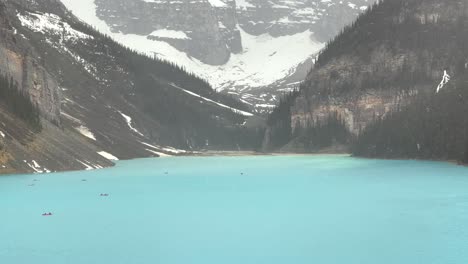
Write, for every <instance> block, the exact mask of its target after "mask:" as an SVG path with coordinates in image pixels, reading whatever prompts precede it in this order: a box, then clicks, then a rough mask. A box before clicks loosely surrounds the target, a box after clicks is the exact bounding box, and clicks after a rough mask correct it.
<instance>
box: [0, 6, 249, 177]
mask: <svg viewBox="0 0 468 264" xmlns="http://www.w3.org/2000/svg"><path fill="white" fill-rule="evenodd" d="M0 4H1V9H0V12H1V23H0V30H1V31H0V33H1V34H2V36H1V41H0V54H1V55H2V56H0V73H2V75H4V76H6V77H7V78H8V79H10V78H11V80H12V82H14V83H17V84H18V89H19V90H21V91H23V92H24V93H25V94H26V95H27V96H28V97H29V98H31V100H32V102H33V103H34V104H35V105H37V107H38V110H39V111H40V116H41V119H42V121H41V123H42V131H33V130H32V129H30V128H28V127H27V124H26V126H23V125H21V122H18V123H15V124H14V125H13V124H11V126H12V127H10V128H9V127H7V126H8V124H7V123H6V122H4V124H5V125H4V126H5V127H4V129H5V130H8V131H9V132H8V133H5V134H7V136H6V137H5V141H6V143H5V144H4V145H5V146H6V147H5V148H4V149H3V152H4V155H5V156H8V157H9V158H8V161H5V164H7V165H8V166H10V167H12V168H13V169H14V170H19V171H23V170H30V171H31V170H33V169H32V168H31V167H30V166H28V165H24V166H20V165H18V164H20V163H21V162H19V160H27V161H28V162H29V163H30V164H31V160H38V159H40V158H41V157H43V158H44V161H42V162H43V163H40V165H42V164H44V165H43V166H44V167H47V169H48V170H51V171H54V170H62V169H83V168H88V167H102V166H108V165H110V164H111V162H110V161H109V160H108V158H109V157H113V156H115V157H117V158H120V159H128V158H135V157H147V156H154V155H158V153H164V154H171V155H177V154H180V153H181V152H183V151H181V150H177V149H174V148H172V147H176V148H182V149H186V150H197V149H201V148H226V149H229V148H236V149H237V148H239V147H240V148H242V147H246V146H250V145H251V144H250V142H249V140H253V139H249V136H250V135H251V133H250V130H248V129H247V128H246V127H244V126H243V125H242V124H244V123H245V122H246V119H249V118H252V116H253V115H252V114H250V113H249V112H248V108H247V107H246V106H245V105H244V104H242V103H240V102H238V101H236V100H235V99H233V98H231V97H229V96H226V95H222V94H219V93H216V92H215V91H213V90H212V88H211V87H210V85H209V84H208V83H206V82H205V81H203V80H201V79H199V78H198V77H195V76H193V75H190V74H187V73H186V72H185V71H183V70H182V69H181V68H179V67H176V66H174V65H172V64H170V63H167V62H164V61H159V60H154V59H150V58H148V57H146V56H143V55H139V54H137V53H135V52H133V51H131V50H129V49H127V48H124V47H122V46H121V45H119V44H117V43H116V42H114V41H113V40H112V39H110V38H109V37H107V36H105V35H102V34H100V33H98V32H96V31H95V30H94V29H92V28H91V27H89V26H87V25H85V24H83V23H82V22H81V21H79V20H78V19H76V18H75V17H74V16H73V15H71V13H69V12H68V10H67V9H66V8H65V6H63V5H62V4H61V2H60V1H56V0H44V1H37V2H36V1H29V0H19V1H17V0H15V1H13V0H2V1H0ZM0 108H1V107H0ZM0 110H2V111H3V110H5V111H4V112H5V120H7V119H9V120H11V122H13V123H14V122H15V121H16V120H17V118H16V117H15V116H14V115H12V114H11V111H9V110H8V109H6V108H1V109H0ZM15 126H16V129H15V130H14V131H15V132H14V133H13V132H12V130H11V128H15ZM5 130H3V131H5ZM239 131H240V132H241V133H242V135H245V137H243V136H239V135H238V134H239ZM23 134H28V135H30V137H29V138H30V139H29V140H28V141H27V142H25V141H24V140H22V139H23V138H22V135H23ZM252 135H255V133H252ZM51 137H52V138H51ZM252 137H254V136H252ZM10 143H11V144H10ZM13 143H14V144H13ZM49 144H50V145H49ZM13 145H14V146H17V147H14V146H13ZM32 146H36V147H37V149H36V151H32V150H31V147H32ZM166 146H172V147H166ZM80 148H82V151H80ZM73 150H76V152H77V154H76V155H82V157H75V156H74V155H75V154H74V153H73ZM48 152H50V158H47V155H49V154H47V155H46V153H48ZM63 153H68V154H67V155H63ZM108 154H109V155H108ZM23 156H24V158H22V157H23ZM87 161H89V162H87ZM24 163H26V162H24ZM83 163H84V164H83Z"/></svg>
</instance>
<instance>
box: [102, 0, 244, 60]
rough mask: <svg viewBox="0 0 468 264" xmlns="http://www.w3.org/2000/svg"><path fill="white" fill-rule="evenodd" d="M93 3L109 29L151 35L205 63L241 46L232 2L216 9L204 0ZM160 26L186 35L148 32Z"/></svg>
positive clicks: (222, 56) (236, 50) (226, 56)
mask: <svg viewBox="0 0 468 264" xmlns="http://www.w3.org/2000/svg"><path fill="white" fill-rule="evenodd" d="M96 4H97V6H98V7H99V8H98V10H97V14H98V17H99V18H101V19H103V20H104V21H106V22H107V23H108V24H109V25H111V28H112V30H114V31H121V32H123V33H126V34H129V33H131V34H138V35H149V38H151V39H154V40H160V41H166V42H168V43H170V44H171V45H173V46H174V47H176V48H177V49H179V50H181V51H185V52H187V53H188V54H190V55H191V56H193V57H195V58H197V59H199V60H202V61H204V62H206V63H208V64H213V65H218V64H223V63H225V62H227V60H228V59H229V56H230V53H231V52H234V53H236V52H239V51H240V50H241V47H240V45H239V43H240V40H239V38H240V34H239V32H238V31H237V30H236V29H235V26H236V24H237V21H236V17H235V8H234V7H233V6H226V7H223V8H220V9H219V11H218V10H216V9H213V8H212V6H211V5H210V3H209V2H208V0H197V1H167V2H146V1H134V0H117V1H116V0H96ZM218 16H219V18H218ZM161 29H167V30H174V31H179V32H183V33H184V34H185V35H186V36H187V38H182V39H181V38H171V37H160V36H157V35H156V36H152V35H151V33H152V32H154V31H156V30H161Z"/></svg>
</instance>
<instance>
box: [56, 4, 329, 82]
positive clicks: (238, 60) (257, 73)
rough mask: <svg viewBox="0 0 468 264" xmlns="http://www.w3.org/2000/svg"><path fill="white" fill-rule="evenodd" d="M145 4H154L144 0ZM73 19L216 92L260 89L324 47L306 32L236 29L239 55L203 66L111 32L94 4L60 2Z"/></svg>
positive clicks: (162, 46) (158, 44) (162, 45)
mask: <svg viewBox="0 0 468 264" xmlns="http://www.w3.org/2000/svg"><path fill="white" fill-rule="evenodd" d="M145 1H147V2H156V0H155V1H153V0H145ZM62 2H63V3H64V4H65V5H66V6H67V8H68V9H70V10H71V11H72V12H73V14H74V15H76V16H77V17H78V18H80V19H81V20H82V21H84V22H86V23H88V24H91V25H93V26H94V27H96V29H97V30H99V31H100V32H101V33H104V34H107V35H109V36H111V37H112V38H113V39H114V40H116V41H117V42H119V43H121V44H123V45H124V46H127V47H129V48H131V49H133V50H136V51H139V52H142V53H144V54H147V55H149V56H156V57H158V58H160V59H164V60H168V61H171V62H174V63H176V64H178V65H181V66H183V67H184V68H185V69H187V71H190V72H192V73H194V74H196V75H198V76H200V77H202V78H204V79H206V80H208V82H210V84H211V85H212V86H213V87H214V88H215V89H217V90H224V89H228V88H232V87H233V86H239V87H248V88H257V87H258V88H260V87H264V86H267V85H270V84H272V83H274V82H275V81H277V80H279V79H282V78H284V77H286V76H288V75H289V74H290V73H291V71H292V70H293V69H295V68H296V67H297V66H298V65H299V64H301V63H302V62H304V61H305V60H307V59H308V58H310V57H311V56H312V55H313V54H315V53H317V52H318V51H319V50H320V49H322V48H323V47H324V43H321V42H318V41H316V40H314V36H313V33H312V32H310V31H309V30H307V31H304V32H301V33H298V34H294V35H291V36H283V37H277V38H274V37H272V36H270V35H269V34H263V35H260V36H254V35H250V34H248V33H246V32H245V31H244V30H243V29H242V28H239V30H240V32H241V37H242V45H243V52H241V53H239V54H232V55H231V58H230V60H229V61H228V62H227V63H226V64H224V65H220V66H213V65H208V64H204V63H203V62H201V61H199V60H197V59H195V58H193V57H189V56H188V55H187V54H186V53H184V52H182V51H179V50H177V49H176V48H174V47H173V46H171V45H169V44H168V43H166V42H163V41H157V40H151V39H148V38H147V36H141V35H134V34H123V33H120V32H118V33H115V32H112V31H111V30H110V28H109V26H108V25H107V24H106V23H105V22H104V21H102V20H100V19H99V18H98V17H97V15H96V5H95V3H94V0H79V1H77V0H62ZM210 2H211V4H212V5H214V6H216V5H221V4H224V2H222V1H221V0H210ZM238 4H239V6H240V7H242V6H245V7H248V6H249V5H250V4H249V3H248V2H245V1H238ZM181 33H183V32H172V31H169V30H168V31H160V32H156V33H155V32H153V34H156V35H158V34H163V35H164V34H165V35H169V36H172V37H173V38H176V37H178V38H180V37H184V35H182V34H181Z"/></svg>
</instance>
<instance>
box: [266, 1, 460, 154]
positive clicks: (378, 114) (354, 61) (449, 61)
mask: <svg viewBox="0 0 468 264" xmlns="http://www.w3.org/2000/svg"><path fill="white" fill-rule="evenodd" d="M467 6H468V1H466V0H449V1H444V2H443V3H441V2H439V1H433V0H411V1H402V0H393V1H391V0H387V1H381V3H380V4H378V5H375V6H373V7H372V8H371V9H369V10H368V11H367V12H366V13H365V14H364V15H362V16H360V17H359V19H358V20H357V21H356V22H355V23H354V24H353V25H352V26H350V27H348V28H346V29H345V30H344V32H343V33H342V34H340V35H339V36H337V37H336V38H335V40H334V41H332V42H330V43H329V44H328V45H327V47H326V48H325V49H324V50H323V51H322V52H321V54H320V55H319V57H318V59H317V63H316V65H315V66H314V68H313V69H312V70H311V71H310V73H309V75H308V76H307V78H306V80H305V82H304V83H303V84H302V88H301V92H300V93H298V94H295V95H293V97H292V98H290V99H288V101H289V102H290V103H289V104H287V105H286V106H283V108H282V109H283V110H281V109H279V110H278V111H280V112H281V111H283V112H284V111H286V112H287V111H289V114H288V115H286V116H287V118H284V117H282V116H283V115H282V114H278V113H275V115H272V116H271V117H270V122H269V123H270V127H269V129H268V130H269V133H268V138H269V139H272V138H273V140H270V141H269V142H265V147H266V148H271V147H274V146H276V147H278V146H284V145H285V144H286V143H288V142H289V144H287V146H286V147H284V148H289V149H295V148H297V149H301V150H305V151H311V150H317V148H320V147H323V146H319V145H320V144H318V141H319V140H318V138H321V139H322V140H323V138H322V137H319V136H317V135H320V134H321V133H319V132H320V131H324V130H325V131H328V133H326V135H327V136H326V140H327V141H328V142H330V144H329V145H343V144H344V145H349V144H350V143H351V142H350V141H351V140H352V138H353V137H354V136H357V135H360V134H362V132H363V131H364V130H365V128H366V127H368V126H369V125H370V124H373V122H374V121H375V120H379V119H381V118H385V116H387V115H388V113H391V112H398V111H400V110H403V109H406V108H407V106H408V105H409V104H411V103H412V102H413V100H416V99H415V98H419V97H424V96H425V94H434V93H435V92H436V90H437V86H438V85H439V83H440V82H441V79H442V77H443V76H444V72H446V73H448V75H450V76H452V80H451V81H450V82H452V81H453V82H461V83H463V79H464V76H466V70H467V65H468V64H467V63H468V56H467V54H468V52H467V49H466V47H468V39H467V34H466V24H467V19H466V17H467V14H468V8H467ZM333 124H338V125H333ZM331 127H335V128H334V129H331ZM288 129H289V132H288ZM343 129H345V130H346V131H348V133H349V135H348V136H346V137H344V138H343V137H341V136H339V135H342V131H343ZM284 131H286V132H284ZM310 131H315V132H314V133H310ZM317 131H319V132H317ZM285 134H286V136H284V135H285ZM275 135H282V136H278V137H275ZM305 146H307V147H305ZM414 146H416V144H414Z"/></svg>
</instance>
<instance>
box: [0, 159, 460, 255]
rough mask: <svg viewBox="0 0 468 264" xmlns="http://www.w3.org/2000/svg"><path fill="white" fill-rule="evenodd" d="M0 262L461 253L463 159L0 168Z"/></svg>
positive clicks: (171, 162) (174, 162)
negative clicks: (21, 171)
mask: <svg viewBox="0 0 468 264" xmlns="http://www.w3.org/2000/svg"><path fill="white" fill-rule="evenodd" d="M166 173H167V174H166ZM242 173H243V175H242ZM29 185H34V186H29ZM100 194H109V196H100ZM44 212H52V213H53V215H52V216H42V213H44ZM0 263H5V264H17V263H21V264H22V263H24V264H31V263H34V264H90V263H91V264H94V263H100V264H117V263H125V264H139V263H142V264H146V263H156V264H263V263H265V264H306V263H307V264H310V263H317V264H341V263H343V264H367V263H368V264H390V263H392V264H393V263H395V264H417V263H422V264H431V263H440V264H451V263H460V264H465V263H468V168H465V167H461V166H455V165H451V164H448V163H440V162H420V161H380V160H367V159H357V158H350V157H346V156H258V157H187V158H159V159H141V160H133V161H125V162H119V163H118V165H117V166H116V167H115V168H110V169H105V170H99V171H87V172H72V173H57V174H48V175H18V176H5V177H0Z"/></svg>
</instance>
